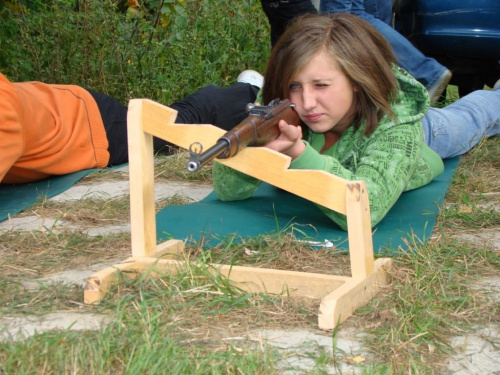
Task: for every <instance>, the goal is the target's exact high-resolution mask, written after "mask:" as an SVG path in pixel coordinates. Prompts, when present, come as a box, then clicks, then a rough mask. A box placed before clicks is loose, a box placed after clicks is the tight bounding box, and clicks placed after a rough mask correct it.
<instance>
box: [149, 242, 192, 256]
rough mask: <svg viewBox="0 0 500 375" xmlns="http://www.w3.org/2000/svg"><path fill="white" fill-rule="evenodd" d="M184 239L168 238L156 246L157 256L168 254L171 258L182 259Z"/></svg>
mask: <svg viewBox="0 0 500 375" xmlns="http://www.w3.org/2000/svg"><path fill="white" fill-rule="evenodd" d="M184 247H185V246H184V241H181V240H168V241H165V242H162V243H161V244H158V246H156V252H155V254H154V256H155V257H156V258H160V257H165V256H168V258H169V259H181V258H182V257H183V256H184Z"/></svg>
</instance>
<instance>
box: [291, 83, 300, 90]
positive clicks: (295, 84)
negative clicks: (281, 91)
mask: <svg viewBox="0 0 500 375" xmlns="http://www.w3.org/2000/svg"><path fill="white" fill-rule="evenodd" d="M289 89H290V90H296V89H300V85H299V84H298V83H291V84H290V86H289Z"/></svg>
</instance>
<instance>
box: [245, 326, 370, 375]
mask: <svg viewBox="0 0 500 375" xmlns="http://www.w3.org/2000/svg"><path fill="white" fill-rule="evenodd" d="M362 336H363V335H362V334H360V333H359V332H356V331H355V330H353V329H345V330H339V331H338V332H337V334H336V336H335V338H333V337H332V335H331V333H328V332H315V331H312V330H305V329H303V330H262V331H258V332H254V333H252V335H251V338H252V339H253V340H257V341H262V342H264V343H265V344H267V345H270V346H273V347H276V348H278V350H279V351H280V352H282V353H284V354H285V356H284V357H283V359H281V360H280V361H279V363H278V369H279V370H280V373H284V374H288V375H294V374H304V373H310V372H311V371H313V370H317V371H318V370H319V368H318V359H319V358H321V357H322V356H323V357H325V356H326V357H327V358H329V360H327V361H325V362H326V363H323V364H321V365H320V368H321V370H319V371H318V373H320V372H321V373H323V372H322V371H326V373H327V374H353V375H356V374H362V373H363V363H364V362H365V361H366V360H367V359H369V358H370V357H371V356H370V354H369V353H367V352H366V351H364V350H363V341H362ZM331 358H335V360H333V361H332V360H330V359H331Z"/></svg>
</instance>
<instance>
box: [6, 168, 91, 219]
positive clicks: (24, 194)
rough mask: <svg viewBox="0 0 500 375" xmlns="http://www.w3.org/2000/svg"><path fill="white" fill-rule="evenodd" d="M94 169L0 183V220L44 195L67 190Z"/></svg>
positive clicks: (48, 196) (21, 209) (52, 194)
mask: <svg viewBox="0 0 500 375" xmlns="http://www.w3.org/2000/svg"><path fill="white" fill-rule="evenodd" d="M94 171H95V169H86V170H84V171H79V172H75V173H71V174H66V175H62V176H54V177H51V178H47V179H45V180H41V181H37V182H32V183H29V184H16V185H3V184H0V221H3V220H6V219H8V218H9V216H10V217H12V216H14V215H15V214H17V213H19V212H21V211H23V210H25V209H27V208H28V207H30V206H31V205H32V204H33V203H35V202H37V201H38V200H40V199H42V198H44V197H47V198H51V197H53V196H55V195H57V194H60V193H62V192H64V191H66V190H68V189H69V188H70V187H71V186H73V185H74V184H75V183H76V182H78V181H79V180H81V179H82V178H83V177H85V176H86V175H88V174H90V173H92V172H94Z"/></svg>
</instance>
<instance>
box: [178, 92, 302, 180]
mask: <svg viewBox="0 0 500 375" xmlns="http://www.w3.org/2000/svg"><path fill="white" fill-rule="evenodd" d="M294 107H295V105H294V104H293V103H291V102H290V100H288V99H284V100H280V99H274V100H273V101H271V102H270V103H269V104H268V105H267V106H257V105H253V104H248V105H247V112H248V117H247V118H245V119H244V120H243V121H242V122H240V123H239V124H238V125H236V126H235V127H234V128H232V129H231V130H229V131H228V132H227V133H226V134H224V135H223V136H222V137H220V138H219V139H218V140H217V142H216V143H215V145H213V146H212V147H210V148H209V149H208V150H206V151H205V152H203V148H202V146H201V144H200V143H198V142H195V143H192V144H191V146H190V147H189V152H190V159H189V162H188V168H187V169H188V171H190V172H195V171H197V170H199V169H200V168H201V167H203V166H204V165H205V164H207V163H208V162H210V161H211V160H213V159H215V158H218V159H227V158H230V157H232V156H234V155H236V154H237V153H238V152H240V151H241V150H242V149H243V148H244V147H247V146H263V145H265V144H267V143H269V142H271V141H272V140H274V139H275V138H276V137H277V136H278V135H279V129H278V122H279V121H280V120H285V121H286V122H287V123H288V124H290V125H298V124H299V121H300V120H299V116H298V114H297V112H296V111H295V109H294Z"/></svg>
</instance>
